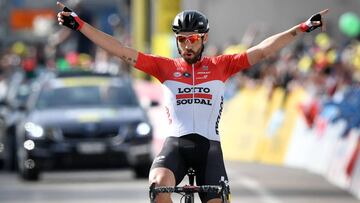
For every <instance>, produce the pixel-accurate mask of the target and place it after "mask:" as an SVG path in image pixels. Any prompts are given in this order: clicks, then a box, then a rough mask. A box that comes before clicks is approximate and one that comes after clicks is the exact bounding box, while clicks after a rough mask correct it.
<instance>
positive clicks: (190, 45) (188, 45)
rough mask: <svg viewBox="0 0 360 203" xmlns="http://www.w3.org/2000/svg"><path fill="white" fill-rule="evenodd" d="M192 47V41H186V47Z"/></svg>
mask: <svg viewBox="0 0 360 203" xmlns="http://www.w3.org/2000/svg"><path fill="white" fill-rule="evenodd" d="M191 47H192V43H191V42H190V40H188V39H187V40H186V41H185V48H191Z"/></svg>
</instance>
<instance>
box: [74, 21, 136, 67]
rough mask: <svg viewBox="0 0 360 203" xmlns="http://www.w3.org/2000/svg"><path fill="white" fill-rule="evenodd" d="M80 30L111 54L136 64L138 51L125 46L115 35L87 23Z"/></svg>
mask: <svg viewBox="0 0 360 203" xmlns="http://www.w3.org/2000/svg"><path fill="white" fill-rule="evenodd" d="M80 32H81V33H83V34H84V35H85V36H86V37H87V38H89V39H90V40H91V41H92V42H94V43H95V44H96V45H98V46H100V47H101V48H103V49H104V50H106V51H108V52H109V53H110V54H112V55H115V56H118V57H120V58H121V59H123V60H124V61H125V62H127V63H129V64H130V65H135V64H136V59H137V51H135V50H133V49H131V48H129V47H126V46H124V45H123V44H122V43H121V42H119V41H118V40H117V39H115V38H114V37H113V36H110V35H108V34H106V33H104V32H102V31H100V30H98V29H96V28H94V27H93V26H91V25H89V24H87V23H85V24H84V26H83V27H82V28H81V30H80Z"/></svg>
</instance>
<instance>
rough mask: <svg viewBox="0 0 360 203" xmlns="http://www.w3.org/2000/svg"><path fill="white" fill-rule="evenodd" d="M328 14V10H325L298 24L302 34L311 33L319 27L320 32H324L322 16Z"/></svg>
mask: <svg viewBox="0 0 360 203" xmlns="http://www.w3.org/2000/svg"><path fill="white" fill-rule="evenodd" d="M328 12H329V9H325V10H322V11H320V12H319V13H316V14H314V15H312V16H311V17H310V18H309V19H308V20H307V21H305V22H303V23H301V24H300V29H301V30H302V31H303V32H311V31H313V30H315V29H316V28H318V27H320V28H321V31H325V30H326V23H325V20H324V16H325V15H326V14H327V13H328Z"/></svg>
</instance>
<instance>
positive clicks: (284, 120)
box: [220, 86, 305, 164]
mask: <svg viewBox="0 0 360 203" xmlns="http://www.w3.org/2000/svg"><path fill="white" fill-rule="evenodd" d="M269 91H270V90H269V88H268V87H266V86H259V87H245V88H243V89H241V90H240V91H239V93H238V94H237V95H236V96H235V97H234V98H232V99H231V100H229V101H227V102H226V103H225V108H224V112H223V117H222V121H221V123H220V130H221V134H222V135H221V139H222V140H221V141H222V147H223V151H224V158H225V159H227V160H241V161H255V160H258V161H261V162H266V163H272V164H282V163H283V159H284V157H285V153H286V150H287V145H288V141H289V138H290V135H291V132H292V130H293V128H294V124H295V121H296V118H297V117H298V116H299V111H298V110H299V104H300V102H301V101H302V100H303V99H304V98H305V92H304V91H303V89H301V88H297V89H295V90H293V91H292V92H291V93H290V94H289V95H288V97H287V99H286V100H285V103H283V101H284V96H285V92H284V90H283V89H280V88H278V89H275V90H274V91H273V92H272V93H271V94H270V92H269ZM270 95H271V96H270ZM276 122H277V123H276ZM276 125H277V126H276Z"/></svg>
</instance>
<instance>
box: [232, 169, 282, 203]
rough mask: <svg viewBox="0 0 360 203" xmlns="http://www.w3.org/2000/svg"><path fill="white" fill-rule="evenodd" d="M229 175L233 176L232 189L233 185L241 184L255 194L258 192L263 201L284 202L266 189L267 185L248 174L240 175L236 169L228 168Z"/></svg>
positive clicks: (267, 202) (268, 202)
mask: <svg viewBox="0 0 360 203" xmlns="http://www.w3.org/2000/svg"><path fill="white" fill-rule="evenodd" d="M228 173H229V176H231V178H230V179H229V180H230V189H231V185H232V184H234V185H238V184H239V185H241V186H243V187H244V188H246V189H248V190H251V191H252V192H254V193H255V194H257V196H258V198H259V199H260V200H261V202H263V203H283V202H282V201H280V200H279V199H278V198H276V197H275V196H274V195H273V194H271V192H269V191H268V190H266V188H265V187H263V186H262V185H261V183H260V182H258V181H256V180H255V179H253V178H250V177H247V176H239V175H238V174H237V175H236V172H235V171H230V170H228Z"/></svg>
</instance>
